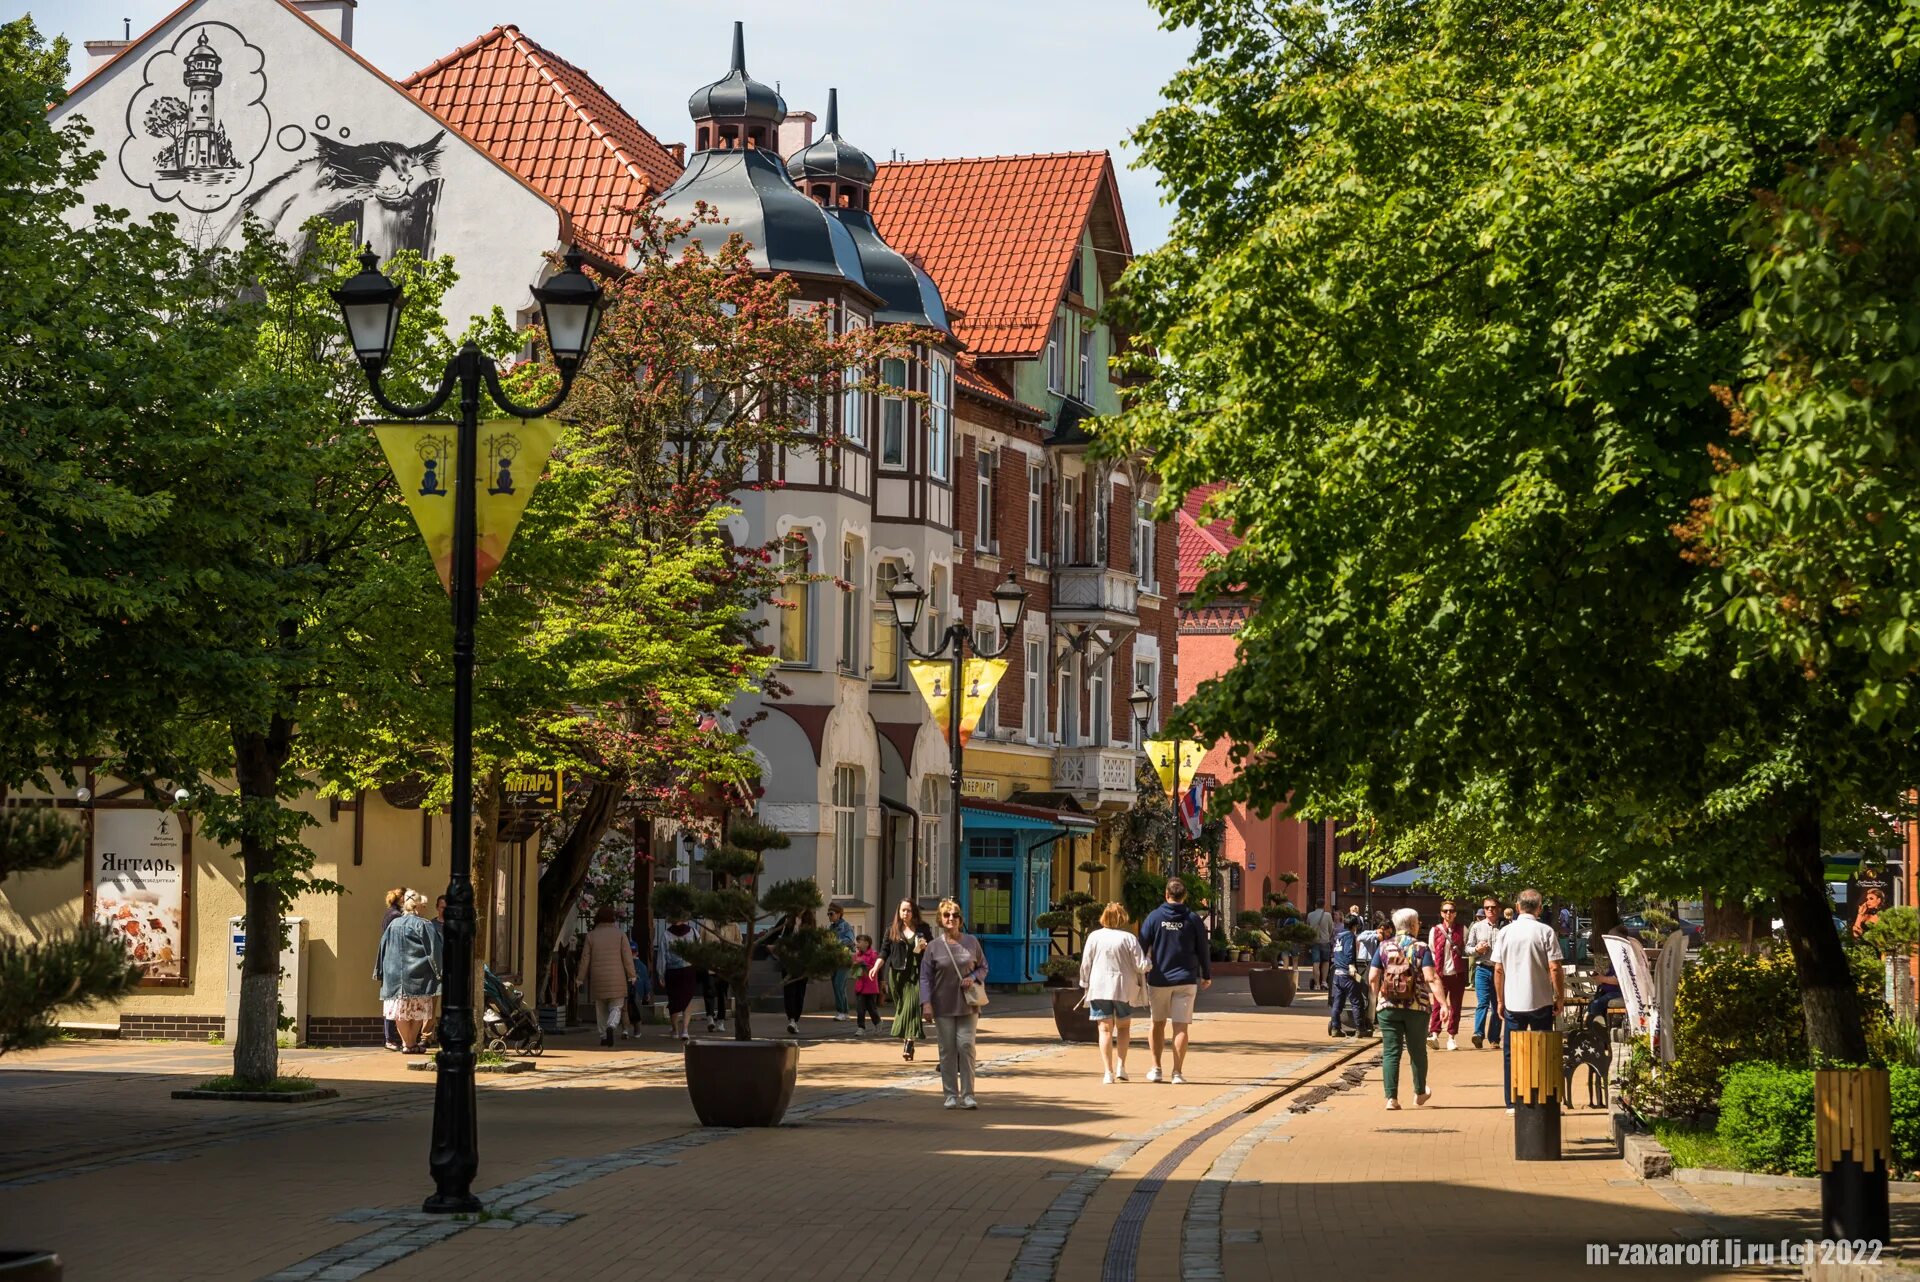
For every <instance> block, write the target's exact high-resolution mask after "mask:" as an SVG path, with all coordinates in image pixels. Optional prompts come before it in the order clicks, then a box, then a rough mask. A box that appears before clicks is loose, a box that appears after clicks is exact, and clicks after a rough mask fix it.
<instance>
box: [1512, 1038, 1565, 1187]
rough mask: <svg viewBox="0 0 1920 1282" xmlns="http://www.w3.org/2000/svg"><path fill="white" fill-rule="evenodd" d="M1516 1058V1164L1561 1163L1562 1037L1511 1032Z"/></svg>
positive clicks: (1514, 1060) (1514, 1089) (1514, 1097)
mask: <svg viewBox="0 0 1920 1282" xmlns="http://www.w3.org/2000/svg"><path fill="white" fill-rule="evenodd" d="M1507 1038H1508V1053H1509V1054H1510V1055H1511V1056H1512V1058H1513V1097H1512V1098H1511V1099H1509V1100H1508V1101H1507V1102H1508V1103H1509V1104H1511V1105H1512V1106H1513V1157H1514V1160H1515V1161H1517V1162H1557V1161H1559V1160H1560V1083H1561V1072H1562V1070H1561V1064H1560V1059H1561V1055H1562V1053H1563V1052H1562V1049H1561V1041H1560V1034H1558V1033H1537V1032H1526V1031H1523V1030H1520V1029H1508V1030H1507Z"/></svg>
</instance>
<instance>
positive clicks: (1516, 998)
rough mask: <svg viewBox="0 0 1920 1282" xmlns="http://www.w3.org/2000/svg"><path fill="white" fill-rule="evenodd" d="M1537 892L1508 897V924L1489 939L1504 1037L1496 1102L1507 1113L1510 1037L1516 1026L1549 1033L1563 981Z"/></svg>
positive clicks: (1554, 941) (1510, 1103)
mask: <svg viewBox="0 0 1920 1282" xmlns="http://www.w3.org/2000/svg"><path fill="white" fill-rule="evenodd" d="M1540 904H1541V900H1540V892H1539V891H1537V890H1534V889H1532V888H1528V889H1526V890H1523V891H1521V892H1520V897H1519V899H1517V900H1516V901H1515V902H1514V907H1515V908H1516V909H1517V910H1518V913H1517V915H1516V916H1515V917H1514V919H1513V924H1512V925H1510V926H1508V927H1507V928H1506V929H1505V930H1503V931H1501V932H1500V937H1499V938H1498V939H1496V940H1494V941H1493V993H1494V1001H1495V1003H1496V1005H1497V1006H1498V1008H1499V1010H1500V1017H1501V1019H1502V1020H1503V1021H1504V1027H1505V1030H1506V1032H1507V1033H1508V1034H1509V1036H1506V1037H1503V1038H1501V1042H1502V1045H1501V1048H1500V1102H1501V1103H1502V1104H1504V1105H1506V1106H1507V1112H1509V1113H1511V1112H1513V1044H1512V1043H1513V1038H1512V1037H1511V1034H1512V1033H1515V1032H1519V1031H1529V1032H1551V1031H1552V1029H1553V1017H1554V1012H1555V1011H1557V1010H1558V1009H1559V1008H1560V1001H1561V997H1562V994H1563V993H1564V992H1565V991H1566V980H1565V977H1564V976H1563V975H1562V974H1561V971H1560V937H1559V936H1558V935H1557V934H1555V933H1554V930H1553V927H1551V926H1549V925H1547V923H1545V922H1543V921H1541V920H1540Z"/></svg>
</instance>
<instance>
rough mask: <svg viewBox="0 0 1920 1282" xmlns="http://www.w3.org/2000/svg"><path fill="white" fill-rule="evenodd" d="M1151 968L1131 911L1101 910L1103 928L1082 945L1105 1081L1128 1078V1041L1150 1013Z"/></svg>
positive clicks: (1116, 907) (1082, 969)
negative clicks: (1139, 1019)
mask: <svg viewBox="0 0 1920 1282" xmlns="http://www.w3.org/2000/svg"><path fill="white" fill-rule="evenodd" d="M1150 966H1151V963H1150V962H1148V960H1147V954H1146V953H1145V951H1143V950H1142V949H1141V947H1140V937H1139V936H1138V935H1136V934H1134V933H1133V931H1132V930H1130V929H1128V927H1127V910H1126V909H1125V908H1124V907H1122V906H1121V905H1119V904H1117V903H1114V904H1108V905H1107V906H1106V909H1105V910H1104V911H1102V912H1101V914H1100V929H1099V930H1096V931H1094V932H1093V933H1092V934H1090V935H1088V936H1087V940H1086V943H1085V944H1083V945H1082V946H1081V949H1080V987H1082V988H1084V989H1086V990H1087V995H1086V1003H1087V1010H1088V1012H1089V1013H1090V1014H1091V1015H1092V1016H1093V1018H1094V1020H1095V1021H1096V1022H1097V1023H1098V1024H1099V1025H1100V1063H1101V1064H1102V1066H1103V1067H1104V1068H1105V1075H1104V1076H1103V1077H1102V1078H1101V1079H1100V1080H1101V1081H1103V1082H1109V1083H1111V1082H1116V1081H1120V1082H1124V1081H1126V1080H1127V1042H1128V1039H1129V1038H1131V1037H1132V1035H1133V1017H1134V1016H1135V1015H1144V1014H1146V1013H1147V993H1146V978H1147V970H1148V968H1149V967H1150Z"/></svg>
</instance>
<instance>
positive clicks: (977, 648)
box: [973, 623, 1000, 739]
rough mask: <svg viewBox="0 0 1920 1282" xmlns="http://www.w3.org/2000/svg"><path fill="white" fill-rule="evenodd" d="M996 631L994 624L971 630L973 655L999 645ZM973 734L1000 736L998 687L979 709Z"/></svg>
mask: <svg viewBox="0 0 1920 1282" xmlns="http://www.w3.org/2000/svg"><path fill="white" fill-rule="evenodd" d="M998 631H999V627H998V626H997V625H995V624H990V623H979V624H975V625H974V629H973V648H974V653H975V654H985V653H986V652H987V651H989V650H991V649H992V648H993V647H994V646H996V645H998V644H999V643H1000V639H999V637H997V636H996V635H995V633H997V632H998ZM973 733H974V734H975V735H976V736H978V737H979V738H982V739H997V738H999V736H1000V687H999V686H995V687H994V688H993V695H992V696H991V697H990V698H989V699H988V700H987V702H986V706H985V707H983V708H981V709H980V724H979V725H977V726H975V727H974V728H973Z"/></svg>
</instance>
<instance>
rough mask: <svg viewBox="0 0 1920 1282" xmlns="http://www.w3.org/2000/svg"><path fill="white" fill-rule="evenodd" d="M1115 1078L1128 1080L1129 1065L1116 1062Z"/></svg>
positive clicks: (1115, 1079)
mask: <svg viewBox="0 0 1920 1282" xmlns="http://www.w3.org/2000/svg"><path fill="white" fill-rule="evenodd" d="M1113 1080H1114V1081H1116V1082H1124V1081H1126V1080H1127V1066H1126V1065H1125V1064H1115V1065H1114V1066H1113Z"/></svg>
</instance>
